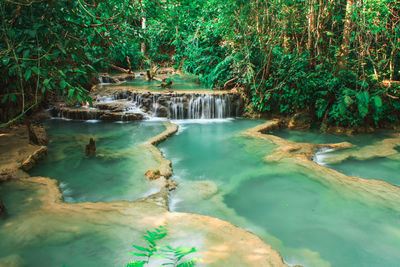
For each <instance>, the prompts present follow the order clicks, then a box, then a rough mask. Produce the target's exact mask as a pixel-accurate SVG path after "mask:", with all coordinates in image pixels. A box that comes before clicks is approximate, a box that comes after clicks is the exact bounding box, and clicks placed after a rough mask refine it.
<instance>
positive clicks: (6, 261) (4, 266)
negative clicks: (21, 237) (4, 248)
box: [0, 254, 25, 267]
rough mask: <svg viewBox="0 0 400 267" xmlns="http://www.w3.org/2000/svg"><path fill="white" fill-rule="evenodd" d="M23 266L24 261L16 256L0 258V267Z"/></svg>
mask: <svg viewBox="0 0 400 267" xmlns="http://www.w3.org/2000/svg"><path fill="white" fill-rule="evenodd" d="M24 265H25V262H24V260H23V259H22V258H21V257H20V256H19V255H17V254H13V255H10V256H7V257H4V258H0V267H21V266H24Z"/></svg>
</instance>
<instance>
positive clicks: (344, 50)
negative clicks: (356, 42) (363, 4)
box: [339, 0, 355, 69]
mask: <svg viewBox="0 0 400 267" xmlns="http://www.w3.org/2000/svg"><path fill="white" fill-rule="evenodd" d="M354 6H355V0H347V4H346V16H345V21H344V28H343V41H342V46H341V53H340V58H339V68H340V69H343V68H344V67H345V66H346V64H347V57H348V56H349V53H350V38H351V30H352V23H353V21H352V18H351V16H352V13H353V11H354Z"/></svg>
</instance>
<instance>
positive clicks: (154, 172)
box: [146, 170, 161, 180]
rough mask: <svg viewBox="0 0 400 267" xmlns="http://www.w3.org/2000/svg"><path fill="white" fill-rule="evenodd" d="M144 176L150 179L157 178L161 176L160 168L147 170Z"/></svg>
mask: <svg viewBox="0 0 400 267" xmlns="http://www.w3.org/2000/svg"><path fill="white" fill-rule="evenodd" d="M146 176H147V178H149V179H150V180H154V179H158V178H160V177H161V174H160V170H147V171H146Z"/></svg>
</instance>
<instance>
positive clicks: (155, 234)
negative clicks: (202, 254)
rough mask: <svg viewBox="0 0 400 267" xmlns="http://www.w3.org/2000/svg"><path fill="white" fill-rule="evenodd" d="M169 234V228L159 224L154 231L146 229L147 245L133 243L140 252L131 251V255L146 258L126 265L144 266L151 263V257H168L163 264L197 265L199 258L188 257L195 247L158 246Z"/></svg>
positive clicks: (183, 266)
mask: <svg viewBox="0 0 400 267" xmlns="http://www.w3.org/2000/svg"><path fill="white" fill-rule="evenodd" d="M166 236H167V228H166V227H165V226H159V227H157V228H156V229H155V230H154V231H146V234H145V235H143V238H144V239H145V241H146V245H147V246H146V247H142V246H137V245H132V247H134V248H135V249H136V250H137V251H138V252H133V253H132V252H131V253H129V254H130V255H133V256H136V257H140V258H145V260H140V261H135V260H133V261H132V262H130V263H128V264H127V265H125V267H133V266H144V265H147V264H149V262H150V259H151V257H153V256H154V257H157V258H161V259H167V260H168V262H164V263H163V264H161V266H180V267H192V266H195V264H196V261H198V260H199V259H196V258H192V259H186V260H185V258H187V257H188V256H189V255H190V254H192V253H194V252H196V249H195V248H188V247H176V248H174V247H172V246H170V245H166V246H158V242H159V241H161V240H162V239H163V238H164V237H166Z"/></svg>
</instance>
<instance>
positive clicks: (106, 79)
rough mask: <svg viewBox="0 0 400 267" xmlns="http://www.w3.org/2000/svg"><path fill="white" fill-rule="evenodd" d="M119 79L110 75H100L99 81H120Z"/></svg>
mask: <svg viewBox="0 0 400 267" xmlns="http://www.w3.org/2000/svg"><path fill="white" fill-rule="evenodd" d="M118 82H119V81H118V80H117V79H114V78H113V77H110V76H99V83H118Z"/></svg>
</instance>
